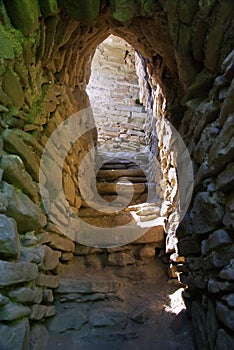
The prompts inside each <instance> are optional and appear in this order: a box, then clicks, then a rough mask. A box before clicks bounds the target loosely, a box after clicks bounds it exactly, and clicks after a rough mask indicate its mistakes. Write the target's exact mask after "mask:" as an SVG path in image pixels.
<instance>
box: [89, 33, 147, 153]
mask: <svg viewBox="0 0 234 350" xmlns="http://www.w3.org/2000/svg"><path fill="white" fill-rule="evenodd" d="M91 68H92V74H91V77H90V81H89V84H88V86H87V92H88V94H89V98H90V102H91V106H92V108H93V113H94V118H95V121H96V124H97V128H98V146H99V147H100V148H101V149H102V148H104V149H106V150H107V151H108V150H110V151H111V150H113V149H115V150H120V151H140V150H143V149H144V146H145V133H144V123H145V118H146V113H145V108H144V106H143V105H141V104H140V101H139V85H138V77H137V75H136V71H135V50H134V49H133V48H132V47H131V45H129V44H128V43H127V42H126V41H124V40H123V39H121V38H119V37H116V36H114V35H111V36H109V37H108V38H107V39H106V40H105V41H104V42H103V43H101V44H100V45H99V46H98V47H97V49H96V51H95V55H94V57H93V60H92V66H91Z"/></svg>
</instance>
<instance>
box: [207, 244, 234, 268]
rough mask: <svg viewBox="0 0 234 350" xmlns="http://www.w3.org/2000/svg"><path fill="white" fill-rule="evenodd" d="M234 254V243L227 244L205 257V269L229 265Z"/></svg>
mask: <svg viewBox="0 0 234 350" xmlns="http://www.w3.org/2000/svg"><path fill="white" fill-rule="evenodd" d="M233 254H234V245H233V244H232V245H230V246H226V247H223V248H222V249H220V250H219V251H215V252H211V253H210V254H209V255H208V257H207V258H205V259H204V264H203V269H204V270H209V269H213V268H221V267H223V266H225V265H227V264H228V263H229V261H230V259H232V257H233Z"/></svg>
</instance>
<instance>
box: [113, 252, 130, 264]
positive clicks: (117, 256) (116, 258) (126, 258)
mask: <svg viewBox="0 0 234 350" xmlns="http://www.w3.org/2000/svg"><path fill="white" fill-rule="evenodd" d="M135 263H136V260H135V259H134V258H133V257H132V256H131V255H130V254H127V253H121V252H119V253H111V254H109V255H108V260H107V264H108V265H111V266H127V265H132V264H135Z"/></svg>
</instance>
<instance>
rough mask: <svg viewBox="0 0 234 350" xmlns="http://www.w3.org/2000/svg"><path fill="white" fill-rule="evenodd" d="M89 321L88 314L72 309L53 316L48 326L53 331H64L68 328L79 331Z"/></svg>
mask: <svg viewBox="0 0 234 350" xmlns="http://www.w3.org/2000/svg"><path fill="white" fill-rule="evenodd" d="M87 322H88V319H87V317H86V315H84V314H83V313H82V312H81V311H79V310H76V309H72V310H69V311H66V312H64V313H62V314H59V315H57V316H55V317H54V318H53V320H52V321H51V322H50V323H49V325H48V327H49V330H50V331H51V332H56V333H62V332H64V331H66V330H71V329H74V330H77V331H79V330H80V329H81V328H82V326H83V325H84V324H86V323H87Z"/></svg>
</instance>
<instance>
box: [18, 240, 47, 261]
mask: <svg viewBox="0 0 234 350" xmlns="http://www.w3.org/2000/svg"><path fill="white" fill-rule="evenodd" d="M44 257H45V250H44V247H43V246H40V245H38V246H37V247H35V248H34V247H21V251H20V261H23V262H30V263H34V264H37V265H39V266H40V265H41V264H42V262H43V260H44Z"/></svg>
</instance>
